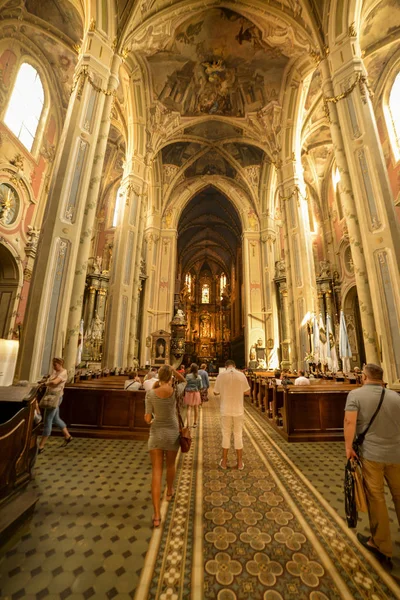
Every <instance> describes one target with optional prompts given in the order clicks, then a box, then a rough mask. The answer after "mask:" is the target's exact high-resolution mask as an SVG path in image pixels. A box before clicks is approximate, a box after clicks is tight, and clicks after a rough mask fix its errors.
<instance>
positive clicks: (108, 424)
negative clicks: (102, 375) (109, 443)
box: [60, 380, 149, 440]
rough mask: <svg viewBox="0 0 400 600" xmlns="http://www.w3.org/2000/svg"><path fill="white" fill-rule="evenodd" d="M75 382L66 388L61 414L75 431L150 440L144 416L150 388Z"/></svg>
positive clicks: (84, 434)
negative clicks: (134, 389) (135, 388)
mask: <svg viewBox="0 0 400 600" xmlns="http://www.w3.org/2000/svg"><path fill="white" fill-rule="evenodd" d="M84 383H85V384H86V383H87V382H82V384H80V383H79V384H72V385H69V386H66V387H65V389H64V399H63V402H62V404H61V407H60V416H61V418H62V419H64V421H65V422H66V423H67V427H68V429H69V431H70V433H71V434H72V435H75V436H77V437H91V438H103V439H119V440H130V439H132V440H147V438H148V435H149V425H147V423H146V422H145V420H144V412H145V395H146V392H145V391H142V390H139V391H129V390H128V391H124V390H123V383H124V380H122V387H120V388H117V389H115V388H113V387H109V386H106V385H102V386H101V387H100V386H99V382H97V386H91V385H87V384H86V385H84Z"/></svg>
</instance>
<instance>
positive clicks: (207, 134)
mask: <svg viewBox="0 0 400 600" xmlns="http://www.w3.org/2000/svg"><path fill="white" fill-rule="evenodd" d="M184 133H185V134H186V135H193V136H196V137H202V138H205V139H207V140H224V139H226V138H232V137H233V138H234V137H241V136H242V135H243V129H241V128H240V127H234V125H231V124H230V123H224V122H223V121H214V120H212V121H204V122H203V123H198V124H197V125H193V126H192V127H187V128H186V129H185V131H184Z"/></svg>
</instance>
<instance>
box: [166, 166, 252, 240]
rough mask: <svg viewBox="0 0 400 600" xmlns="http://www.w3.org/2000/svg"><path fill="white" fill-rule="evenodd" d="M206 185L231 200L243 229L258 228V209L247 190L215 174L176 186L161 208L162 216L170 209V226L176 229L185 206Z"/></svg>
mask: <svg viewBox="0 0 400 600" xmlns="http://www.w3.org/2000/svg"><path fill="white" fill-rule="evenodd" d="M207 187H214V188H216V189H218V190H219V191H220V192H222V193H223V194H224V196H226V198H228V199H229V200H230V202H232V204H233V206H234V207H235V209H236V211H237V213H238V215H239V218H240V222H241V226H242V230H243V231H245V230H254V227H255V226H256V230H259V225H260V220H259V215H258V211H257V208H256V207H255V206H254V204H253V202H252V201H251V198H250V197H249V195H248V194H247V192H245V190H243V188H242V187H240V186H239V185H238V184H237V183H236V182H235V181H232V180H231V179H228V178H226V177H222V176H216V175H209V176H208V175H203V176H201V177H197V178H195V179H193V180H192V181H185V182H183V183H182V184H179V185H177V186H176V188H175V189H174V191H173V193H172V194H171V196H170V197H169V199H168V201H167V202H166V204H165V206H164V210H163V217H164V218H165V216H166V214H167V213H168V211H170V213H169V214H170V217H171V228H173V229H176V227H177V225H178V221H179V218H180V215H181V213H182V211H183V209H184V208H185V206H186V205H187V204H188V203H189V202H190V200H192V198H193V197H194V196H195V195H196V194H198V193H199V192H201V191H202V190H203V189H205V188H207ZM254 218H256V223H254Z"/></svg>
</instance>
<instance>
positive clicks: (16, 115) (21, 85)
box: [4, 63, 44, 152]
mask: <svg viewBox="0 0 400 600" xmlns="http://www.w3.org/2000/svg"><path fill="white" fill-rule="evenodd" d="M43 106H44V90H43V85H42V82H41V79H40V76H39V73H38V72H37V71H36V69H34V68H33V67H32V65H30V64H28V63H23V64H22V65H21V66H20V68H19V71H18V74H17V77H16V79H15V83H14V87H13V90H12V92H11V96H10V101H9V103H8V107H7V110H6V114H5V116H4V123H5V124H6V125H7V127H8V128H9V129H11V131H12V132H13V133H14V135H16V137H17V138H18V139H19V141H20V142H21V143H22V144H23V145H24V146H25V148H26V149H27V150H29V152H31V150H32V146H33V142H34V141H35V136H36V131H37V128H38V125H39V121H40V117H41V114H42V110H43Z"/></svg>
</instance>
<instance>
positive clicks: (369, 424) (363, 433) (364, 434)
mask: <svg viewBox="0 0 400 600" xmlns="http://www.w3.org/2000/svg"><path fill="white" fill-rule="evenodd" d="M384 397H385V388H383V389H382V393H381V397H380V400H379V404H378V407H377V409H376V411H375V412H374V414H373V415H372V418H371V420H370V422H369V423H368V426H367V429H366V430H365V431H363V432H362V433H361V436H362V438H363V439H364V438H365V436H366V435H367V433H368V431H369V428H370V427H371V425H372V423H373V422H374V421H375V418H376V416H377V414H378V412H379V411H380V410H381V406H382V402H383V398H384Z"/></svg>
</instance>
